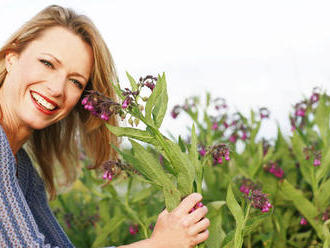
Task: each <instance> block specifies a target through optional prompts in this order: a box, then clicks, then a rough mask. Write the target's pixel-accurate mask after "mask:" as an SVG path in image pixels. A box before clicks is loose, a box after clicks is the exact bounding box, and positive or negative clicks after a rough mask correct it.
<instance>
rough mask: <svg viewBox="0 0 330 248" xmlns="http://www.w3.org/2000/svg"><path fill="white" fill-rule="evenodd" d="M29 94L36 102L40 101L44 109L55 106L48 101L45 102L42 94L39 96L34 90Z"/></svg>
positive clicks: (52, 108)
mask: <svg viewBox="0 0 330 248" xmlns="http://www.w3.org/2000/svg"><path fill="white" fill-rule="evenodd" d="M31 95H32V97H33V98H34V99H35V100H36V101H37V102H38V103H40V104H41V105H42V106H43V107H45V108H46V109H48V110H54V109H55V108H56V107H55V106H54V105H53V104H51V103H50V102H47V101H46V100H45V99H44V98H43V97H42V96H40V95H38V94H36V93H34V92H31Z"/></svg>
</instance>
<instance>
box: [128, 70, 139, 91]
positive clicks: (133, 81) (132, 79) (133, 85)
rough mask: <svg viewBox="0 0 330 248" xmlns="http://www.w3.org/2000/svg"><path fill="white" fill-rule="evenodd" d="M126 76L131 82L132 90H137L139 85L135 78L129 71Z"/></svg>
mask: <svg viewBox="0 0 330 248" xmlns="http://www.w3.org/2000/svg"><path fill="white" fill-rule="evenodd" d="M126 76H127V78H128V80H129V83H130V84H131V87H132V91H136V90H137V89H138V86H137V84H136V82H135V80H134V78H133V77H132V76H131V75H130V74H129V73H128V72H126Z"/></svg>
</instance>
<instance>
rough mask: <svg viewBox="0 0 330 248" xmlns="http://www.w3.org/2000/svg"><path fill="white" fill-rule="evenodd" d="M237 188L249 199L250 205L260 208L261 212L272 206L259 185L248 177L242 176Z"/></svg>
mask: <svg viewBox="0 0 330 248" xmlns="http://www.w3.org/2000/svg"><path fill="white" fill-rule="evenodd" d="M239 190H240V191H241V192H242V193H243V194H244V195H245V197H247V198H248V199H249V200H250V201H251V205H252V206H253V207H254V208H257V209H260V210H261V212H263V213H265V212H268V211H269V210H270V209H271V208H272V207H273V206H272V204H270V202H269V200H268V198H267V195H266V194H264V193H262V192H261V190H260V186H259V185H257V184H255V183H253V182H252V181H251V180H250V179H247V178H243V179H242V184H241V186H240V188H239Z"/></svg>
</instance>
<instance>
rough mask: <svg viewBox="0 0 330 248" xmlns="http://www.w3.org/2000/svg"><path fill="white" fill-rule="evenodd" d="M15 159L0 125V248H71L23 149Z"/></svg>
mask: <svg viewBox="0 0 330 248" xmlns="http://www.w3.org/2000/svg"><path fill="white" fill-rule="evenodd" d="M17 160H18V163H17V173H18V178H17V177H16V160H15V157H14V154H13V153H12V150H11V148H10V146H9V142H8V139H7V136H6V133H5V132H4V130H3V128H2V126H1V125H0V247H65V248H70V247H73V245H72V243H71V242H70V240H69V239H68V237H67V235H66V234H65V233H64V231H63V229H62V227H61V226H60V225H59V224H58V222H57V221H56V218H55V217H54V215H53V213H52V211H51V209H50V208H49V205H48V200H47V196H46V191H45V187H44V183H43V180H42V179H41V178H40V176H39V175H38V173H37V171H36V170H35V168H34V167H33V165H32V163H31V160H30V158H29V156H28V155H27V153H26V152H25V151H24V149H23V148H22V149H20V150H19V151H18V153H17Z"/></svg>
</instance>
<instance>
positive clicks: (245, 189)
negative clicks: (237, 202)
mask: <svg viewBox="0 0 330 248" xmlns="http://www.w3.org/2000/svg"><path fill="white" fill-rule="evenodd" d="M239 190H240V191H241V192H242V193H244V194H245V195H247V196H248V195H249V194H250V189H249V188H248V187H247V186H246V185H244V184H242V185H241V187H240V188H239Z"/></svg>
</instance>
